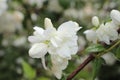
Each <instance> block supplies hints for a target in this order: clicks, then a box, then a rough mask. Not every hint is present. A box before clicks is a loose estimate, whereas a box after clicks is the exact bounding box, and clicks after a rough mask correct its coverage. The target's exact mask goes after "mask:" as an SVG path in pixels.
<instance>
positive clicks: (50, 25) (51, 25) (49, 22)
mask: <svg viewBox="0 0 120 80" xmlns="http://www.w3.org/2000/svg"><path fill="white" fill-rule="evenodd" d="M44 25H45V29H47V28H53V24H52V22H51V20H50V19H49V18H45V21H44Z"/></svg>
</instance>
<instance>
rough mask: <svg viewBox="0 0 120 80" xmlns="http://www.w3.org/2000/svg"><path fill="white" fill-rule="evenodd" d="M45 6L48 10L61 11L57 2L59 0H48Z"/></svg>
mask: <svg viewBox="0 0 120 80" xmlns="http://www.w3.org/2000/svg"><path fill="white" fill-rule="evenodd" d="M47 8H48V10H49V11H54V12H61V11H62V10H63V9H62V7H61V6H60V4H59V0H49V2H48V7H47Z"/></svg>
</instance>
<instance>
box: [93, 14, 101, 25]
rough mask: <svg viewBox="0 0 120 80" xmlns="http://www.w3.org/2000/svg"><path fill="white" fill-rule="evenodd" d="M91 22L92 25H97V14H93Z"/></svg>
mask: <svg viewBox="0 0 120 80" xmlns="http://www.w3.org/2000/svg"><path fill="white" fill-rule="evenodd" d="M92 24H93V25H94V26H98V25H99V18H98V17H97V16H94V17H93V18H92Z"/></svg>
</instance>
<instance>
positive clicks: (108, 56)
mask: <svg viewBox="0 0 120 80" xmlns="http://www.w3.org/2000/svg"><path fill="white" fill-rule="evenodd" d="M102 58H103V59H104V60H105V62H106V64H107V65H113V64H114V63H115V61H116V59H115V57H114V55H113V53H111V52H109V53H106V54H104V55H103V56H102Z"/></svg>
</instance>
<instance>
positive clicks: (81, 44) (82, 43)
mask: <svg viewBox="0 0 120 80" xmlns="http://www.w3.org/2000/svg"><path fill="white" fill-rule="evenodd" d="M85 45H86V40H85V39H84V37H82V36H79V37H78V47H79V51H81V50H83V49H84V48H85Z"/></svg>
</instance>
